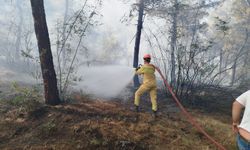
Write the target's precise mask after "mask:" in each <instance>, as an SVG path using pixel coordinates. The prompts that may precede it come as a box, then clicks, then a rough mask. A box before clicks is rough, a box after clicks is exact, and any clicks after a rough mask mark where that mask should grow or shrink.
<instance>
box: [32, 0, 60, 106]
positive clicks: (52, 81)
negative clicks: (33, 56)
mask: <svg viewBox="0 0 250 150" xmlns="http://www.w3.org/2000/svg"><path fill="white" fill-rule="evenodd" d="M30 2H31V8H32V14H33V19H34V27H35V33H36V38H37V43H38V49H39V56H40V63H41V70H42V76H43V83H44V96H45V103H46V104H49V105H57V104H59V103H60V99H59V94H58V89H57V79H56V73H55V69H54V64H53V57H52V52H51V46H50V39H49V33H48V27H47V22H46V17H45V11H44V2H43V0H30Z"/></svg>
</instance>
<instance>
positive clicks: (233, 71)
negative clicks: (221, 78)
mask: <svg viewBox="0 0 250 150" xmlns="http://www.w3.org/2000/svg"><path fill="white" fill-rule="evenodd" d="M237 60H238V59H237V58H235V60H234V64H233V66H232V78H231V84H230V85H231V86H233V85H234V81H235V78H236V68H237Z"/></svg>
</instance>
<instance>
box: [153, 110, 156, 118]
mask: <svg viewBox="0 0 250 150" xmlns="http://www.w3.org/2000/svg"><path fill="white" fill-rule="evenodd" d="M153 117H154V118H157V111H154V110H153Z"/></svg>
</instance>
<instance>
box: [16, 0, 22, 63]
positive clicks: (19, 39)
mask: <svg viewBox="0 0 250 150" xmlns="http://www.w3.org/2000/svg"><path fill="white" fill-rule="evenodd" d="M18 2H20V1H16V6H17V10H18V14H19V23H18V26H17V36H16V42H15V50H16V51H15V61H17V62H18V61H19V60H20V47H21V38H22V37H21V36H22V29H23V27H22V26H23V10H22V6H21V4H19V3H18Z"/></svg>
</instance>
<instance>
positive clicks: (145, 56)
mask: <svg viewBox="0 0 250 150" xmlns="http://www.w3.org/2000/svg"><path fill="white" fill-rule="evenodd" d="M147 58H149V59H151V56H150V54H145V55H144V56H143V59H147Z"/></svg>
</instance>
